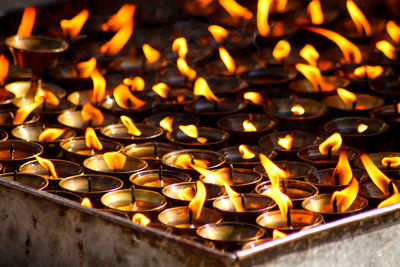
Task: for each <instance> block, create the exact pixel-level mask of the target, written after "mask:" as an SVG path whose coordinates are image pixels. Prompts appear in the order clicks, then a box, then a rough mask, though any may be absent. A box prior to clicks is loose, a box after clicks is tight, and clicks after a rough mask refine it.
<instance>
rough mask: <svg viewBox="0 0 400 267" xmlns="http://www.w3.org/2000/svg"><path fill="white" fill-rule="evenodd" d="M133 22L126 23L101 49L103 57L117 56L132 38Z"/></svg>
mask: <svg viewBox="0 0 400 267" xmlns="http://www.w3.org/2000/svg"><path fill="white" fill-rule="evenodd" d="M132 32H133V21H132V20H131V21H129V22H128V23H126V24H125V25H124V26H123V27H122V28H121V29H120V30H119V31H118V32H117V33H116V34H115V35H114V36H113V37H112V38H111V40H110V41H108V42H106V43H105V44H103V45H102V46H101V47H100V53H101V54H102V55H110V56H113V55H116V54H118V52H119V51H121V49H122V48H123V47H124V46H125V44H126V43H127V42H128V41H129V39H130V38H131V35H132Z"/></svg>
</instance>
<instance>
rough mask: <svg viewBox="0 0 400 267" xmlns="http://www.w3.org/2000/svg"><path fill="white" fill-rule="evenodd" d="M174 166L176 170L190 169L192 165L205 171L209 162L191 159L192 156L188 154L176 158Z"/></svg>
mask: <svg viewBox="0 0 400 267" xmlns="http://www.w3.org/2000/svg"><path fill="white" fill-rule="evenodd" d="M193 162H194V164H193ZM174 164H175V166H177V167H178V168H182V169H191V168H192V166H193V165H194V166H197V167H201V168H205V169H206V168H208V164H209V162H208V161H207V160H204V159H194V158H193V159H192V156H191V155H189V154H182V155H179V156H178V157H177V158H176V160H175V162H174Z"/></svg>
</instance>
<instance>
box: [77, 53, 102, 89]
mask: <svg viewBox="0 0 400 267" xmlns="http://www.w3.org/2000/svg"><path fill="white" fill-rule="evenodd" d="M96 65H97V60H96V58H95V57H92V58H91V59H89V60H88V61H83V62H79V63H78V64H76V69H77V71H78V77H79V78H89V77H90V75H92V73H93V72H94V71H95V70H96ZM95 75H98V74H95ZM95 79H99V77H95ZM100 79H101V78H100ZM104 83H105V81H104Z"/></svg>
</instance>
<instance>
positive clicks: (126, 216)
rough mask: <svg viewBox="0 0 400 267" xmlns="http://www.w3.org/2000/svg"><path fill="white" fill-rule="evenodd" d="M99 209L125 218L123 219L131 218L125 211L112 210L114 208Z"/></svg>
mask: <svg viewBox="0 0 400 267" xmlns="http://www.w3.org/2000/svg"><path fill="white" fill-rule="evenodd" d="M97 210H98V211H102V212H104V213H107V214H111V215H114V216H118V217H120V218H123V219H127V220H129V219H130V218H129V216H128V214H126V213H123V212H121V211H118V210H112V209H97Z"/></svg>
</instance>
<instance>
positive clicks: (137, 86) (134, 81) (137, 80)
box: [123, 76, 146, 91]
mask: <svg viewBox="0 0 400 267" xmlns="http://www.w3.org/2000/svg"><path fill="white" fill-rule="evenodd" d="M123 83H124V84H125V85H126V86H128V87H129V88H130V89H131V91H143V90H144V87H145V85H146V83H145V81H144V80H143V78H142V77H139V76H136V77H133V78H129V77H128V78H125V79H124V80H123Z"/></svg>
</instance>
